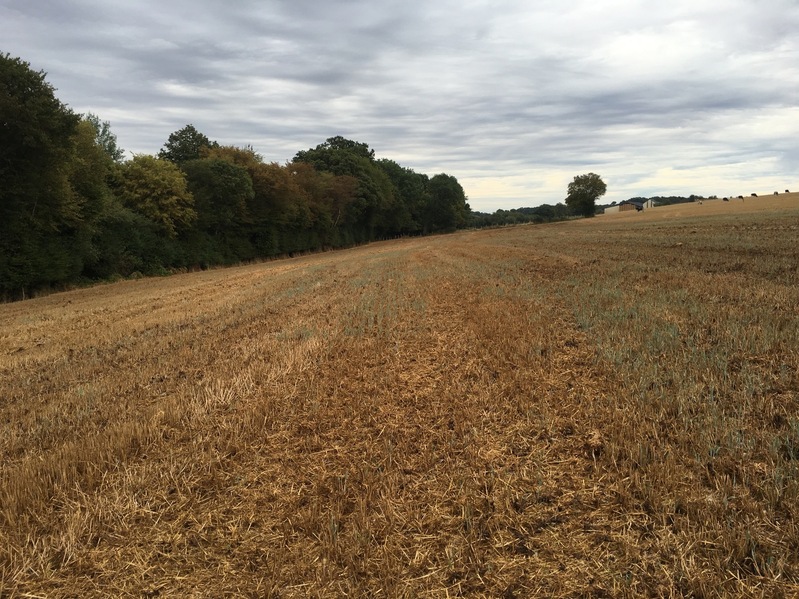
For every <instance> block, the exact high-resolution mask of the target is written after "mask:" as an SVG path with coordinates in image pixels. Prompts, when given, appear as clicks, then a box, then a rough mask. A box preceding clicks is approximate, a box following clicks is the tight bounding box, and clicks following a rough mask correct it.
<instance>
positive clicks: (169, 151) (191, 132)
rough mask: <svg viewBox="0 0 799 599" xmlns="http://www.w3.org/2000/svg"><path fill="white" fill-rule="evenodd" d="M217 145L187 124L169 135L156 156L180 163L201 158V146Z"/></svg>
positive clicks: (211, 146)
mask: <svg viewBox="0 0 799 599" xmlns="http://www.w3.org/2000/svg"><path fill="white" fill-rule="evenodd" d="M218 145H219V144H217V142H215V141H211V140H210V139H208V137H207V136H206V135H205V134H203V133H200V132H199V131H197V128H196V127H195V126H194V125H191V124H189V125H186V126H185V127H183V128H182V129H178V130H177V131H175V132H174V133H171V134H170V135H169V139H168V140H167V142H166V143H165V144H164V147H163V148H161V151H160V152H158V157H159V158H162V159H164V160H169V161H170V162H174V163H175V164H178V165H180V164H184V163H186V162H188V161H189V160H197V159H198V158H201V157H202V156H201V152H202V149H203V148H214V147H216V146H218Z"/></svg>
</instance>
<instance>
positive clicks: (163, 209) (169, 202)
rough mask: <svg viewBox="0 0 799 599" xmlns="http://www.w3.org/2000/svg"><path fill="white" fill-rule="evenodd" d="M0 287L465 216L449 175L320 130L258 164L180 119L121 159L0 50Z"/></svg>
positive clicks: (347, 239)
mask: <svg viewBox="0 0 799 599" xmlns="http://www.w3.org/2000/svg"><path fill="white" fill-rule="evenodd" d="M0 181H2V185H0V295H1V296H4V297H17V296H25V295H26V294H27V293H28V292H29V291H31V290H35V289H37V288H46V287H53V286H61V285H66V284H70V283H74V282H77V281H80V280H85V279H86V278H89V279H97V278H113V277H116V276H119V275H121V276H128V275H131V274H132V273H135V272H141V273H145V274H148V273H163V272H166V271H167V270H168V269H170V268H183V267H194V266H200V267H202V266H206V265H207V266H210V265H212V264H219V263H234V262H238V261H241V260H249V259H254V258H259V257H266V256H273V255H278V254H291V253H294V252H305V251H310V250H317V249H321V248H332V247H342V246H347V245H351V244H354V243H361V242H368V241H371V240H374V239H380V238H388V237H394V236H397V235H413V234H420V233H423V232H436V231H450V230H454V229H455V228H458V227H463V226H466V224H467V223H468V221H469V215H470V209H469V205H468V204H467V203H466V196H465V194H464V193H463V189H462V188H461V186H460V185H459V184H458V182H457V180H456V179H455V178H454V177H450V176H448V175H443V174H442V175H437V176H436V177H434V178H433V179H432V180H431V179H429V178H428V177H427V175H423V174H419V173H416V172H414V171H413V170H411V169H407V168H404V167H402V166H400V165H399V164H397V163H396V162H394V161H392V160H387V159H382V160H376V159H375V153H374V150H372V149H370V148H369V146H368V145H367V144H365V143H361V142H357V141H353V140H349V139H346V138H344V137H341V136H337V137H331V138H329V139H327V140H326V141H325V142H324V143H322V144H319V145H318V146H316V147H315V148H311V149H309V150H306V151H301V152H298V153H297V155H296V157H295V159H294V161H292V162H290V163H288V164H286V165H279V164H276V163H271V164H265V163H264V162H263V158H262V157H261V156H260V155H259V154H258V153H257V152H256V151H255V150H254V149H253V148H252V147H251V146H247V147H244V148H238V147H233V146H220V145H219V144H218V143H216V142H213V141H211V140H209V139H208V137H207V136H205V135H204V134H202V133H200V132H199V131H197V129H196V128H195V127H194V126H193V125H191V124H190V125H186V126H185V127H183V128H182V129H180V130H178V131H175V132H174V133H172V134H171V135H170V136H169V139H168V140H167V142H166V143H165V144H164V146H163V148H162V149H161V150H160V152H159V157H155V156H151V155H137V156H134V157H133V158H132V159H130V160H127V161H126V160H125V159H124V152H123V150H122V149H121V148H119V146H118V145H117V138H116V135H114V133H113V132H112V131H111V126H110V123H108V122H107V121H103V120H101V119H100V117H98V116H97V115H94V114H91V113H89V114H86V115H85V116H84V117H82V118H81V117H79V116H78V115H76V114H74V113H73V112H72V111H71V110H70V109H69V108H67V107H66V106H65V105H63V104H62V103H61V102H60V101H58V100H57V99H56V97H55V95H54V90H53V88H52V87H51V86H50V85H49V84H48V83H46V81H45V74H44V73H42V72H39V73H37V72H34V71H32V70H31V69H30V66H29V65H28V64H27V63H25V62H23V61H21V60H20V59H17V58H11V57H10V56H9V55H7V54H6V55H2V56H0Z"/></svg>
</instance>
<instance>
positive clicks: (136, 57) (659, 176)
mask: <svg viewBox="0 0 799 599" xmlns="http://www.w3.org/2000/svg"><path fill="white" fill-rule="evenodd" d="M797 32H799V2H798V1H797V0H670V1H669V2H656V1H654V0H497V1H493V2H490V1H474V0H458V1H451V0H431V1H423V0H396V1H395V0H372V1H367V0H328V1H324V0H285V1H283V0H271V1H255V0H241V1H237V0H230V1H227V2H223V1H221V0H220V1H216V0H191V1H184V0H160V1H158V2H154V1H151V0H139V1H136V2H131V1H129V0H72V1H70V0H0V52H8V53H9V54H11V55H12V56H17V57H20V58H22V59H23V60H25V61H27V62H29V63H30V64H31V67H32V68H34V69H35V70H43V71H45V72H46V73H47V74H48V76H47V80H48V82H49V83H51V84H52V85H53V86H54V87H55V88H56V89H57V91H56V95H57V97H58V98H59V99H60V100H61V101H62V102H64V103H66V104H68V105H69V106H70V107H71V108H72V109H73V110H75V111H76V112H81V113H84V112H93V113H95V114H96V115H98V116H99V117H100V118H101V119H102V120H105V121H110V123H111V128H112V131H113V132H114V133H116V135H117V138H118V141H119V145H120V146H121V147H123V148H124V149H125V150H128V151H129V152H135V153H148V154H155V153H157V152H158V150H159V149H160V148H161V147H162V146H163V144H164V142H165V141H166V139H167V138H168V137H169V134H170V133H172V132H173V131H176V130H177V129H180V128H181V127H183V126H184V125H186V124H188V123H192V124H194V125H195V126H196V127H197V128H198V129H199V130H200V131H202V132H203V133H205V134H206V135H207V136H208V137H210V138H211V139H215V140H217V141H219V142H220V143H222V144H233V145H238V146H243V145H247V144H250V145H252V146H254V148H255V149H256V150H257V151H258V152H260V153H261V154H262V155H263V157H264V159H265V160H267V161H276V162H281V163H282V162H285V161H286V160H288V159H290V158H291V157H292V156H293V155H294V154H295V153H296V152H297V151H298V150H303V149H307V148H310V147H313V146H316V145H317V144H319V143H322V142H323V141H324V140H325V139H326V138H328V137H331V136H334V135H343V136H344V137H348V138H350V139H354V140H357V141H361V142H366V143H368V144H369V145H370V147H371V148H373V149H374V150H375V152H376V154H377V156H378V157H380V158H391V159H393V160H396V161H397V162H399V163H400V164H402V165H403V166H407V167H410V168H413V169H414V170H416V171H418V172H422V173H427V174H429V175H434V174H436V173H440V172H445V173H447V174H450V175H454V176H455V177H457V178H458V180H459V181H460V183H461V184H462V185H463V187H464V189H465V190H466V194H467V195H468V196H469V201H470V204H471V206H472V208H473V209H475V210H482V211H494V210H496V209H497V208H515V207H520V206H535V205H538V204H542V203H556V202H558V201H562V200H563V198H564V197H565V195H566V186H567V185H568V183H569V182H570V181H571V180H572V178H573V177H574V176H575V175H579V174H583V173H587V172H596V173H598V174H600V175H601V176H602V177H603V179H604V180H605V181H606V183H607V184H608V194H607V196H606V198H604V199H603V202H605V201H607V202H610V201H613V200H615V201H620V200H623V199H627V198H629V197H632V196H638V195H642V196H650V195H672V194H675V195H688V194H691V193H698V194H705V195H710V194H718V195H727V194H735V195H738V194H743V193H751V192H758V193H770V192H771V191H774V190H777V189H779V190H780V191H781V190H783V189H785V188H788V187H793V188H797V189H799V33H797Z"/></svg>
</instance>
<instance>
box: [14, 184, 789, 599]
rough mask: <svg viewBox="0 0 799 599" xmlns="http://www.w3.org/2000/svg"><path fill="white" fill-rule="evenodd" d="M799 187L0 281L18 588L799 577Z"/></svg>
mask: <svg viewBox="0 0 799 599" xmlns="http://www.w3.org/2000/svg"><path fill="white" fill-rule="evenodd" d="M797 239H799V194H791V195H781V196H779V197H774V198H771V197H769V198H759V199H756V198H747V199H746V201H745V202H741V201H740V200H737V201H734V202H724V203H722V202H721V201H717V202H704V204H703V205H701V206H700V205H698V204H690V205H681V206H673V207H664V208H657V209H653V210H650V211H647V212H644V213H642V214H637V213H625V214H619V215H606V216H602V217H598V218H594V219H590V220H583V221H572V222H567V223H558V224H551V225H538V226H520V227H514V228H507V229H500V230H491V231H475V232H472V231H470V232H462V233H458V234H453V235H447V236H440V237H431V238H422V239H410V240H397V241H390V242H382V243H376V244H372V245H369V246H366V247H360V248H355V249H351V250H346V251H339V252H330V253H325V254H318V255H312V256H305V257H299V258H293V259H287V260H282V261H274V262H268V263H262V264H254V265H249V266H243V267H238V268H232V269H225V270H213V271H205V272H201V273H189V274H185V275H177V276H172V277H168V278H159V279H148V280H137V281H124V282H120V283H116V284H109V285H103V286H98V287H94V288H91V289H83V290H77V291H72V292H67V293H60V294H54V295H50V296H47V297H42V298H37V299H33V300H29V301H26V302H20V303H15V304H6V305H0V464H1V466H0V596H2V597H5V596H9V597H15V596H19V597H107V596H115V597H223V596H224V597H282V598H293V597H344V596H349V597H359V596H367V597H456V596H468V597H504V598H506V599H509V598H513V597H517V598H522V597H535V596H540V597H637V596H653V597H683V596H693V597H718V596H728V597H780V596H783V597H795V596H798V595H799V243H797Z"/></svg>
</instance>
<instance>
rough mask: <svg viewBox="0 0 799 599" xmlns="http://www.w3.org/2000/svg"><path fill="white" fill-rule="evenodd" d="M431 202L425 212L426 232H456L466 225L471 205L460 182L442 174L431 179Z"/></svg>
mask: <svg viewBox="0 0 799 599" xmlns="http://www.w3.org/2000/svg"><path fill="white" fill-rule="evenodd" d="M428 187H429V192H430V195H429V200H428V203H427V209H426V211H425V221H424V224H425V232H437V231H454V230H455V229H457V228H459V227H463V226H465V225H466V223H467V221H468V217H469V212H470V208H469V204H467V203H466V194H465V193H464V192H463V187H461V184H460V183H458V180H457V179H456V178H455V177H453V176H451V175H446V174H444V173H441V174H440V175H436V176H435V177H433V178H432V179H430V183H429V185H428Z"/></svg>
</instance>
